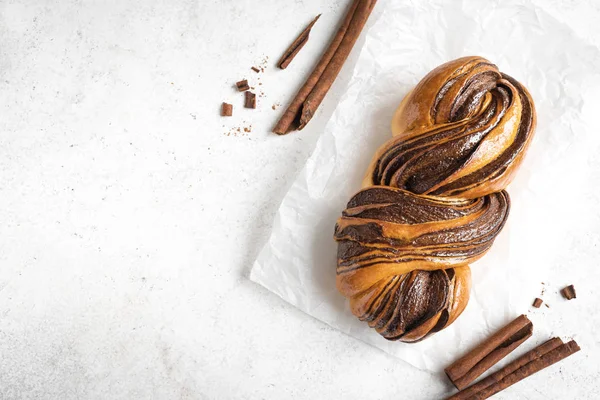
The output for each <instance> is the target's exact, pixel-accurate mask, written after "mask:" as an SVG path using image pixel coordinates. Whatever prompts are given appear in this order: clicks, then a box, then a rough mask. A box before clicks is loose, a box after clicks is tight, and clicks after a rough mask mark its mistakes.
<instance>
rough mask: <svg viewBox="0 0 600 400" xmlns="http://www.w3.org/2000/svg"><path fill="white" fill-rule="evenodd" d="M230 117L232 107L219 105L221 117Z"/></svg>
mask: <svg viewBox="0 0 600 400" xmlns="http://www.w3.org/2000/svg"><path fill="white" fill-rule="evenodd" d="M232 115H233V106H232V105H231V104H228V103H223V104H222V105H221V116H223V117H231V116H232Z"/></svg>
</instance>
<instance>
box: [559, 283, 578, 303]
mask: <svg viewBox="0 0 600 400" xmlns="http://www.w3.org/2000/svg"><path fill="white" fill-rule="evenodd" d="M560 293H561V294H562V295H563V297H564V298H565V299H567V300H573V299H576V298H577V293H575V287H574V286H573V285H569V286H567V287H566V288H564V289H562V290H561V291H560Z"/></svg>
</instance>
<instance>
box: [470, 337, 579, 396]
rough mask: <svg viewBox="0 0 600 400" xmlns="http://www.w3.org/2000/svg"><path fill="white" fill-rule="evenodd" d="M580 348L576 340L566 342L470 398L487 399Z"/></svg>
mask: <svg viewBox="0 0 600 400" xmlns="http://www.w3.org/2000/svg"><path fill="white" fill-rule="evenodd" d="M579 350H581V349H580V348H579V345H578V344H577V342H575V341H574V340H571V341H570V342H568V343H565V344H563V345H561V346H558V347H557V348H555V349H553V350H551V351H549V352H548V353H546V354H544V355H542V356H541V357H539V358H536V359H534V360H533V361H531V362H529V363H528V364H525V365H524V366H522V367H521V368H519V369H517V370H516V371H514V372H513V373H511V374H509V375H507V376H506V377H505V378H503V379H502V380H500V381H499V382H497V383H494V384H493V385H490V386H488V387H487V388H485V389H483V390H482V391H480V392H478V393H476V394H475V395H473V396H471V397H469V398H468V399H469V400H484V399H487V398H489V397H491V396H493V395H495V394H496V393H498V392H500V391H502V390H504V389H506V388H508V387H510V386H512V385H514V384H515V383H517V382H520V381H522V380H523V379H525V378H527V377H529V376H531V375H533V374H535V373H536V372H539V371H541V370H543V369H544V368H548V367H549V366H551V365H553V364H556V363H557V362H559V361H561V360H564V359H565V358H567V357H569V356H570V355H573V354H575V353H577V352H578V351H579Z"/></svg>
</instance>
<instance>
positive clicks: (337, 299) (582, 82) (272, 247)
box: [250, 0, 600, 371]
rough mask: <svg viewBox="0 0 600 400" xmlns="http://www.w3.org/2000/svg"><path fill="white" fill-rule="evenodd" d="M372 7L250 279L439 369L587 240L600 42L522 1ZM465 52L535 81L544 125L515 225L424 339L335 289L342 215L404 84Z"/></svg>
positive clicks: (511, 312)
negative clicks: (390, 334)
mask: <svg viewBox="0 0 600 400" xmlns="http://www.w3.org/2000/svg"><path fill="white" fill-rule="evenodd" d="M372 18H373V20H372V21H371V28H370V29H369V31H368V32H367V33H366V39H365V42H364V46H363V47H362V49H360V50H358V49H355V51H360V54H359V57H358V61H357V63H356V65H355V67H354V70H353V71H345V72H346V73H351V74H352V76H351V79H350V80H349V84H348V87H347V91H346V93H345V94H344V95H343V96H342V98H341V99H340V101H339V104H338V106H337V109H336V111H335V112H334V114H333V116H332V117H331V119H330V121H329V122H328V124H327V125H326V128H325V130H324V132H322V135H321V137H320V138H319V140H318V142H317V144H316V148H315V150H314V153H313V154H312V156H311V157H310V158H309V159H308V161H307V162H306V166H305V167H304V169H303V170H302V172H301V173H300V174H299V176H298V177H297V178H296V180H295V182H294V183H293V185H292V187H291V188H290V190H289V192H288V193H287V195H286V196H285V198H284V200H283V202H282V204H281V206H280V208H279V211H278V213H277V216H276V218H275V222H274V224H273V231H272V235H271V237H270V238H269V240H268V243H267V244H266V245H265V247H264V249H263V250H262V252H261V253H260V255H259V256H258V258H257V260H256V262H255V264H254V266H253V268H252V271H251V276H250V278H251V279H252V280H253V281H255V282H257V283H259V284H261V285H263V286H265V287H266V288H267V289H269V290H271V291H272V292H274V293H276V294H278V295H279V296H281V297H282V298H283V299H285V300H286V301H288V302H289V303H291V304H293V305H294V306H296V307H298V308H300V309H301V310H303V311H304V312H306V313H307V314H309V315H312V316H313V317H315V318H317V319H319V320H321V321H323V322H325V323H327V324H329V325H331V326H332V327H334V328H336V329H339V330H340V331H342V332H345V333H347V334H349V335H351V336H353V337H355V338H357V339H360V340H362V341H364V342H366V343H369V344H371V345H373V346H375V347H378V348H380V349H381V350H383V351H385V352H387V353H390V354H392V355H394V356H396V357H398V358H400V359H402V360H405V361H407V362H408V363H410V364H412V365H414V366H416V367H418V368H421V369H426V370H431V371H434V370H435V371H440V370H441V369H442V368H444V367H445V366H447V365H449V364H450V363H451V362H452V361H453V360H454V359H456V358H457V357H458V356H459V355H461V354H463V353H464V352H465V351H466V350H467V349H468V348H469V347H472V345H473V344H475V343H478V342H479V341H481V340H482V339H483V338H484V337H486V336H487V335H489V334H490V332H491V331H493V330H495V329H497V328H499V327H500V326H502V325H503V324H505V323H506V322H508V321H509V320H511V319H512V318H514V317H516V315H518V313H520V312H523V311H526V310H527V306H528V305H529V304H530V302H531V300H533V298H534V297H535V296H536V294H537V292H536V291H538V290H539V283H540V282H539V281H540V279H541V278H540V276H543V272H542V271H543V270H542V269H543V268H544V266H548V265H551V264H552V263H556V262H565V263H568V259H569V258H568V257H566V256H565V253H567V254H569V253H568V252H571V251H576V249H577V244H576V243H571V244H568V241H565V235H570V234H572V235H575V234H576V232H579V233H581V231H582V230H584V232H585V229H586V228H585V227H586V226H587V227H588V228H589V227H590V224H593V223H598V222H600V218H598V216H599V215H600V214H599V213H598V212H597V211H592V209H593V210H596V209H597V207H596V204H599V200H600V199H599V198H598V195H597V194H596V192H598V190H596V189H595V188H593V186H594V185H593V184H591V185H590V180H591V179H596V183H600V181H598V177H599V176H600V174H598V171H599V170H600V163H598V162H597V161H593V160H595V159H597V158H598V157H595V155H596V154H598V151H597V150H598V148H599V146H598V144H599V143H598V138H599V137H600V123H599V122H598V121H599V120H600V119H598V118H597V115H596V114H598V113H600V107H599V106H600V104H599V102H598V100H597V98H598V97H600V96H599V94H600V90H599V89H600V78H599V75H598V73H597V71H596V70H597V69H598V66H600V51H599V50H598V48H596V47H594V46H592V45H590V44H587V43H586V42H585V41H583V40H582V39H580V38H578V37H577V36H576V35H575V33H574V32H573V30H572V29H571V28H570V27H569V26H567V25H565V24H563V23H561V22H559V21H557V20H556V19H554V18H553V17H551V16H550V15H549V14H548V13H546V12H545V11H544V10H543V9H542V8H540V7H539V6H535V5H533V4H532V3H531V2H529V1H523V0H521V1H502V2H500V1H491V2H490V1H485V2H483V1H475V0H473V1H442V0H437V1H427V2H422V1H400V0H388V1H386V0H380V2H379V3H378V4H377V9H376V12H375V13H374V15H373V16H372ZM467 55H480V56H483V57H486V58H488V59H489V60H491V61H492V62H493V63H495V64H496V65H498V66H499V68H500V70H501V71H503V72H505V73H507V74H509V75H511V76H513V77H514V78H516V79H517V80H519V81H521V82H522V83H523V84H524V85H525V86H526V87H527V88H528V89H529V90H530V92H531V94H532V96H533V98H534V100H535V103H536V107H537V115H538V128H537V132H536V137H535V139H534V142H533V143H532V146H531V148H530V152H529V154H528V155H527V157H526V159H525V162H524V164H523V166H522V168H521V170H520V171H519V173H518V174H517V178H516V180H515V181H514V182H513V183H512V184H511V185H510V186H509V188H508V191H509V193H510V195H511V198H512V204H513V206H512V209H511V215H510V216H509V220H508V223H507V225H506V227H505V228H504V230H503V232H502V233H501V234H500V235H499V236H498V238H497V239H496V241H495V243H494V246H493V247H492V249H491V251H490V252H489V253H488V254H487V255H486V256H485V257H483V259H481V260H480V261H478V262H476V263H475V264H473V265H472V266H471V269H472V273H473V286H472V288H473V289H472V292H471V300H470V302H469V304H468V306H467V308H466V310H465V312H464V313H463V314H462V315H461V317H460V318H459V319H458V320H457V321H456V322H455V323H454V324H453V325H451V326H450V327H449V328H447V329H445V330H444V331H442V332H440V333H437V334H436V335H433V336H431V337H429V338H428V339H426V340H424V341H422V342H420V343H417V344H404V343H400V342H388V341H386V340H385V339H383V338H381V337H380V336H379V335H378V334H377V333H376V332H375V331H374V330H372V329H370V328H369V327H368V326H367V324H366V323H362V322H360V321H358V320H357V319H356V318H355V317H354V316H353V315H352V314H351V312H350V310H349V306H348V302H347V300H346V299H345V298H343V297H342V296H341V295H340V294H338V292H337V291H336V288H335V266H336V251H337V245H336V243H335V242H334V241H333V229H334V225H335V222H336V219H337V218H338V217H339V216H340V214H341V211H342V210H343V209H344V208H345V204H346V202H347V201H348V200H349V199H350V197H351V196H352V195H353V194H354V193H355V192H356V191H358V190H359V189H360V183H361V180H362V177H363V175H364V173H365V170H366V168H367V166H368V164H369V161H370V159H371V157H372V156H373V155H374V153H375V150H376V149H377V148H378V147H379V146H381V145H382V144H383V143H385V142H386V141H387V140H388V139H389V138H390V137H391V132H390V121H391V118H392V114H393V112H394V110H395V109H396V107H397V106H398V105H399V104H400V101H401V100H402V98H403V97H404V95H406V94H407V92H408V91H409V90H410V89H411V88H412V87H413V86H414V85H415V84H416V83H417V82H418V81H419V80H420V79H421V78H422V77H423V76H424V75H425V74H426V73H428V72H429V71H430V70H431V69H433V68H435V67H436V66H438V65H439V64H442V63H444V62H446V61H449V60H452V59H455V58H458V57H462V56H467ZM296 134H298V133H296ZM558 188H560V189H562V190H557V189H558ZM566 205H568V206H566ZM591 215H593V218H591V217H590V216H591ZM589 229H592V228H589ZM566 242H567V244H565V243H566ZM569 246H571V247H572V249H569ZM557 260H560V261H557ZM534 282H535V284H536V285H537V286H536V285H534ZM536 329H537V328H536ZM570 333H571V332H565V334H570Z"/></svg>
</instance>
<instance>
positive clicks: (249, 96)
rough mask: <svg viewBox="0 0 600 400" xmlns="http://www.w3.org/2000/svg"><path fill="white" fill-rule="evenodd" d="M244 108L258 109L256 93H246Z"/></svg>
mask: <svg viewBox="0 0 600 400" xmlns="http://www.w3.org/2000/svg"><path fill="white" fill-rule="evenodd" d="M244 107H246V108H256V95H255V94H254V93H252V92H246V93H245V102H244Z"/></svg>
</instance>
